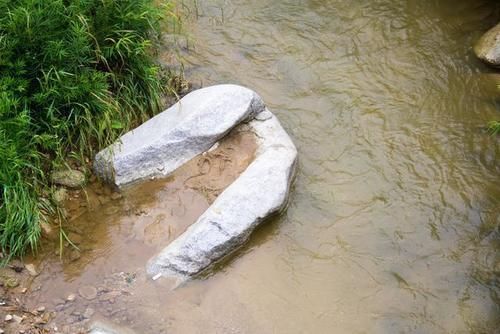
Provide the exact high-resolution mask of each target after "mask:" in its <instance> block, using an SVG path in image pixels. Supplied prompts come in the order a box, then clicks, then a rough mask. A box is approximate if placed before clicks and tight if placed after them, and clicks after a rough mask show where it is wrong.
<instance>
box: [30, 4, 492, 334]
mask: <svg viewBox="0 0 500 334" xmlns="http://www.w3.org/2000/svg"><path fill="white" fill-rule="evenodd" d="M184 4H185V6H184V7H183V8H184V9H183V10H184V12H186V14H187V15H188V16H189V19H188V20H187V22H186V27H187V28H188V29H189V30H188V34H189V35H190V38H189V40H188V42H183V45H184V47H185V49H184V50H183V52H182V55H183V57H184V61H185V69H186V76H187V78H188V79H189V80H191V81H192V82H193V83H194V84H195V85H201V86H206V85H210V84H216V83H227V82H231V83H239V84H243V85H246V86H248V87H251V88H253V89H254V90H256V91H257V92H258V93H259V94H260V95H261V96H262V97H263V99H264V100H265V101H266V103H267V105H268V106H269V108H270V109H271V110H272V111H274V112H275V113H276V114H277V115H278V117H279V118H280V120H281V121H282V123H283V125H284V127H285V128H286V129H287V130H288V131H289V133H290V135H291V136H292V137H293V139H294V141H295V143H296V145H297V147H298V149H299V154H300V166H299V173H298V176H297V180H296V183H295V186H294V189H293V193H292V196H291V198H290V205H289V208H288V211H287V212H286V213H284V214H283V215H282V216H280V217H278V218H276V219H273V220H272V221H270V222H269V223H268V224H266V225H265V226H263V227H262V228H260V229H259V230H258V231H257V232H256V233H255V234H254V235H253V236H252V238H251V241H250V243H249V244H248V245H246V246H245V247H244V248H243V249H242V250H241V251H239V252H238V253H237V254H236V256H234V257H233V258H231V259H230V260H229V261H227V262H226V263H224V264H222V265H219V266H218V267H217V268H215V269H214V270H213V271H212V272H211V273H210V274H209V275H207V276H206V277H204V278H203V279H199V280H195V281H193V282H191V283H189V284H187V285H185V286H182V287H179V288H177V289H175V290H173V291H171V290H170V288H169V286H168V283H167V282H163V281H162V280H159V281H156V282H153V283H151V282H149V281H148V280H146V278H145V276H144V272H143V271H144V268H143V261H144V258H146V259H147V258H149V256H150V255H151V254H153V253H154V252H155V251H156V250H157V247H158V246H155V245H157V244H156V243H155V242H156V238H157V237H158V236H161V235H164V233H163V232H165V231H163V232H162V231H161V230H153V231H151V234H150V236H151V238H148V233H144V234H141V235H140V236H139V238H136V237H135V236H136V235H135V234H134V231H136V230H141V229H140V227H141V226H142V225H141V226H135V224H134V223H133V222H134V219H138V218H135V217H139V216H141V215H142V213H144V212H142V211H141V205H142V204H141V203H138V204H137V203H136V204H137V206H138V208H135V207H133V208H132V215H131V217H132V218H126V217H127V215H126V212H122V211H126V210H119V211H118V212H116V210H111V209H109V210H111V211H115V212H108V213H109V215H107V216H106V213H105V212H104V211H103V212H97V213H94V214H93V215H89V216H88V218H85V217H83V218H82V219H84V220H85V221H94V222H95V223H96V224H97V223H98V222H99V221H101V223H100V225H99V226H101V228H98V229H97V230H95V231H94V232H95V233H94V232H92V234H94V235H96V236H97V235H100V236H98V237H97V238H98V239H99V240H101V242H100V243H99V242H95V243H93V244H92V246H91V247H90V249H89V252H91V254H94V255H92V256H91V258H92V259H93V260H92V261H94V262H92V261H90V262H89V261H86V260H85V256H84V255H83V256H82V258H79V259H77V260H75V261H76V262H72V261H66V262H63V263H62V264H57V263H58V262H56V261H55V260H54V261H53V262H50V261H49V263H50V264H49V267H52V269H50V270H49V271H48V273H45V274H42V275H41V276H40V277H38V278H37V280H39V281H40V282H45V283H44V284H42V285H41V290H40V293H39V296H38V297H37V298H34V299H33V300H31V301H29V302H28V303H31V304H32V305H31V306H32V307H35V306H36V305H39V304H40V303H48V304H49V305H51V304H53V305H54V306H56V307H57V301H59V302H60V304H61V303H62V304H64V301H62V300H60V299H63V298H65V296H66V295H67V294H68V293H70V292H76V293H78V292H77V290H78V289H79V288H81V286H82V284H88V285H92V286H101V285H102V286H104V287H102V288H99V291H98V294H99V297H96V299H95V300H94V302H93V303H95V304H98V305H97V306H94V308H96V310H95V311H96V312H95V313H96V316H99V315H102V316H105V317H107V318H110V319H112V320H113V321H115V322H118V323H121V324H122V325H125V326H128V327H131V328H134V329H135V330H136V331H137V333H165V332H168V333H189V334H191V333H498V328H500V301H499V298H500V297H499V293H500V283H499V275H500V256H499V252H498V250H499V249H500V242H499V240H500V238H499V233H500V232H499V225H500V164H499V161H500V139H499V138H500V137H491V136H489V135H488V134H487V133H486V131H485V130H484V126H485V124H486V123H487V122H488V121H489V120H492V119H495V118H496V119H500V113H499V110H500V104H499V101H500V94H499V92H498V90H497V89H496V88H495V87H494V83H495V81H498V79H496V78H495V77H494V76H490V75H486V73H490V72H492V70H490V69H488V68H487V67H485V66H483V65H482V64H481V63H480V62H479V61H477V60H476V59H475V57H474V55H473V54H472V48H471V46H472V45H473V43H474V41H476V40H477V38H479V36H480V35H481V34H482V33H483V32H484V31H485V30H486V29H488V28H489V27H490V26H492V25H493V24H494V23H495V22H496V21H497V20H498V19H499V18H500V5H498V4H495V1H480V0H478V1H474V0H469V1H465V0H460V1H457V0H455V1H451V0H445V1H437V0H436V1H420V0H419V1H417V0H413V1H339V0H325V1H319V0H309V1H305V0H303V1H298V0H293V1H292V0H283V1H263V0H256V1H241V0H232V1H230V0H224V1H223V0H204V1H197V2H195V1H194V0H193V1H190V0H185V1H184ZM148 191H149V195H150V197H151V198H153V199H152V200H147V208H146V211H148V210H153V211H152V212H153V213H154V214H152V215H150V216H151V218H141V219H142V223H141V224H149V223H151V222H152V219H153V216H156V215H157V214H158V215H160V214H161V212H159V211H158V210H160V211H161V210H163V209H165V207H164V206H165V205H167V204H165V203H164V205H163V206H161V205H160V204H158V205H155V204H154V203H155V199H154V198H164V197H161V196H164V195H165V194H166V193H167V192H168V187H167V188H161V189H156V190H154V191H153V190H151V189H149V190H148ZM186 194H187V195H189V196H191V197H190V198H191V199H189V198H188V197H186V198H184V199H181V200H180V201H172V202H168V203H170V204H172V205H171V206H172V207H171V208H168V210H170V211H171V210H174V211H175V210H180V211H182V210H184V209H183V208H184V207H186V206H188V207H190V208H191V211H190V212H191V215H190V216H189V217H185V216H183V215H182V214H179V215H177V216H176V215H173V217H174V218H172V219H173V220H170V222H171V223H172V224H173V225H175V226H176V228H177V231H178V232H181V231H182V228H183V227H185V225H183V224H188V223H191V222H192V221H194V220H195V219H196V216H197V215H199V214H200V213H201V212H202V211H203V209H204V208H205V207H206V206H207V205H208V204H207V202H206V201H205V200H204V199H203V196H202V195H200V193H199V192H193V193H192V194H191V193H186ZM157 195H158V197H155V196H157ZM187 195H186V196H187ZM195 197H196V198H195ZM126 199H127V195H125V199H121V200H120V201H125V200H126ZM193 200H196V201H195V203H196V204H195V205H191V204H189V203H193V202H192V201H193ZM189 201H191V202H189ZM174 202H175V203H174ZM170 204H168V205H170ZM120 205H121V204H120ZM105 207H106V208H107V207H114V206H113V205H111V206H110V205H108V204H106V205H105ZM162 208H163V209H162ZM136 209H137V210H139V211H137V210H136ZM134 210H136V211H137V212H138V213H139V215H135V213H136V211H134ZM165 210H167V209H165ZM145 216H148V215H145ZM104 217H105V218H104ZM123 217H125V218H123ZM175 217H177V218H175ZM124 219H125V220H124ZM127 219H128V220H127ZM144 219H150V220H147V221H145V220H144ZM103 224H104V225H103ZM157 225H158V224H156V225H154V221H153V222H152V225H151V226H153V227H152V228H153V229H154V228H156V227H158V226H157ZM96 226H97V225H96ZM134 226H135V227H134ZM148 226H149V225H148ZM158 228H159V227H158ZM94 229H95V228H94V227H91V230H94ZM110 231H113V233H110ZM141 231H144V230H141ZM129 232H130V236H129V237H131V238H132V239H131V240H132V241H131V242H127V241H126V239H125V241H124V239H123V238H122V237H126V236H127V235H128V234H127V233H129ZM141 233H143V232H141ZM169 233H170V232H168V233H167V234H169ZM103 234H104V235H105V236H106V237H103V236H102V235H103ZM88 238H90V240H91V239H92V236H91V235H90V232H89V236H88ZM117 238H122V239H119V240H118V239H117ZM142 243H145V245H143V246H141V245H142ZM136 244H137V245H136ZM155 247H156V248H155ZM138 250H140V252H139V251H138ZM96 254H97V255H96ZM116 254H123V257H120V256H118V260H116V259H115V260H112V259H110V256H117V255H116ZM95 258H100V260H98V261H101V262H97V263H96V262H95ZM124 268H125V269H124ZM134 270H136V271H134ZM61 272H62V273H63V274H61ZM44 275H45V276H44ZM37 280H35V283H36V282H37ZM47 281H48V282H51V284H47ZM35 287H36V284H35ZM35 289H36V288H35ZM57 293H59V294H60V296H58V295H57ZM110 295H111V297H109V296H110ZM51 298H52V299H53V298H56V299H58V300H56V301H55V302H54V301H53V300H50V299H51ZM78 298H79V299H77V303H76V304H74V305H72V306H69V308H68V307H67V306H66V308H63V307H61V314H62V317H61V320H60V321H62V322H63V323H64V321H67V318H68V317H74V318H78V317H81V315H82V313H84V312H85V311H86V309H85V308H86V307H87V302H86V301H85V300H84V299H82V298H80V297H79V296H78ZM67 304H68V303H65V304H64V305H67Z"/></svg>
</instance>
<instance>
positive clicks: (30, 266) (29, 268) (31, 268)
mask: <svg viewBox="0 0 500 334" xmlns="http://www.w3.org/2000/svg"><path fill="white" fill-rule="evenodd" d="M24 268H26V270H27V271H28V273H29V274H30V276H38V272H37V271H36V268H35V265H34V264H32V263H29V264H26V265H24Z"/></svg>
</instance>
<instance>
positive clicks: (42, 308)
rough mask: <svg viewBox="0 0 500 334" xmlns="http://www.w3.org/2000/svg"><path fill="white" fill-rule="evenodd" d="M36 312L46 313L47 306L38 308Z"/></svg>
mask: <svg viewBox="0 0 500 334" xmlns="http://www.w3.org/2000/svg"><path fill="white" fill-rule="evenodd" d="M36 311H37V312H40V313H42V312H45V306H40V307H38V308H37V309H36Z"/></svg>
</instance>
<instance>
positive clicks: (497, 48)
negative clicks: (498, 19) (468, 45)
mask: <svg viewBox="0 0 500 334" xmlns="http://www.w3.org/2000/svg"><path fill="white" fill-rule="evenodd" d="M474 52H475V53H476V55H477V57H478V58H479V59H481V60H482V61H484V62H485V63H486V64H488V65H491V66H495V67H500V23H498V24H497V25H496V26H495V27H493V28H491V29H490V30H488V31H487V32H486V33H485V34H484V35H483V36H482V37H481V38H480V39H479V41H478V42H477V43H476V45H475V46H474Z"/></svg>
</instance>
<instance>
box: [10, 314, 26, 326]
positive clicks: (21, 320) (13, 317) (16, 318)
mask: <svg viewBox="0 0 500 334" xmlns="http://www.w3.org/2000/svg"><path fill="white" fill-rule="evenodd" d="M12 319H14V321H15V322H17V323H18V324H20V323H21V322H23V320H24V318H22V317H20V316H18V315H15V314H14V315H13V316H12Z"/></svg>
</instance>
